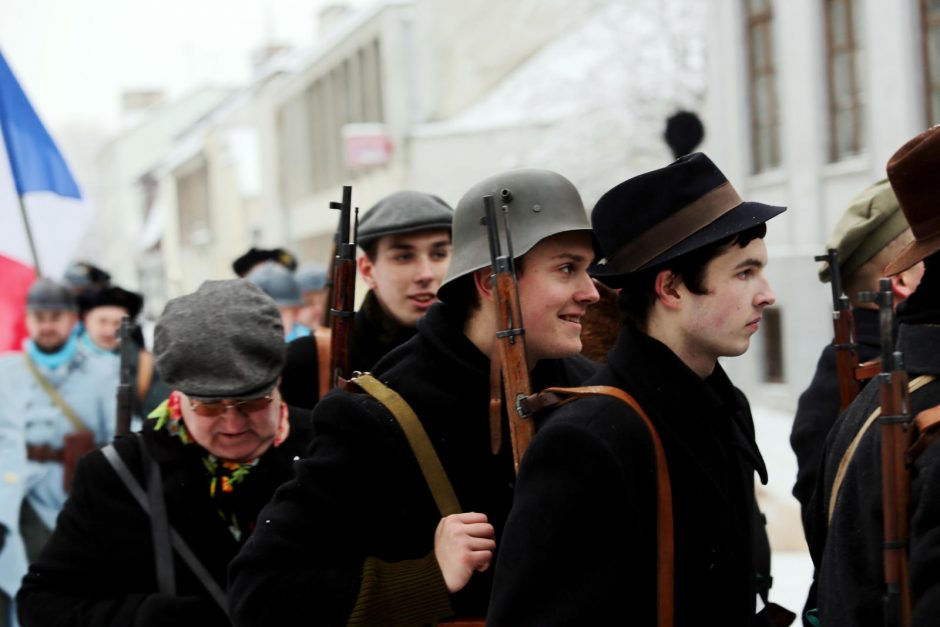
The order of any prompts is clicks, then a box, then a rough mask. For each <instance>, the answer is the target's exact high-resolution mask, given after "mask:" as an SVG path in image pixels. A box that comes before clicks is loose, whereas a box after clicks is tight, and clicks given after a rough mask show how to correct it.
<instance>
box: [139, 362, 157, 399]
mask: <svg viewBox="0 0 940 627" xmlns="http://www.w3.org/2000/svg"><path fill="white" fill-rule="evenodd" d="M151 383H153V355H152V354H151V353H150V351H143V350H142V351H138V353H137V402H138V403H143V402H144V399H145V398H146V397H147V392H149V391H150V384H151Z"/></svg>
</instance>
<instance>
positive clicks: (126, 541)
mask: <svg viewBox="0 0 940 627" xmlns="http://www.w3.org/2000/svg"><path fill="white" fill-rule="evenodd" d="M289 412H290V413H289V416H290V422H291V431H290V435H289V436H288V438H287V439H286V440H285V441H284V442H283V443H282V444H281V445H280V446H279V447H277V448H273V447H272V448H270V449H268V451H266V452H265V454H264V455H262V456H261V458H260V461H259V462H258V465H257V466H255V467H254V468H252V470H251V471H250V472H249V474H248V475H247V476H246V478H245V480H244V482H242V483H240V484H239V485H237V486H236V488H235V491H234V492H233V493H232V494H233V496H237V497H238V499H237V505H236V506H235V509H234V511H235V513H236V514H237V515H238V517H239V519H240V520H242V521H248V527H249V528H248V529H243V531H244V532H245V533H244V535H245V536H247V535H248V533H250V532H251V527H253V526H254V521H255V519H256V516H257V513H258V512H259V511H260V510H261V508H262V506H264V504H265V503H267V502H268V500H269V499H270V498H271V495H272V494H273V493H274V490H275V489H276V488H277V487H278V486H279V485H280V484H281V483H283V482H285V481H287V480H288V479H290V478H291V477H292V476H293V464H294V460H295V458H297V457H298V456H300V455H303V454H304V451H305V450H306V447H307V446H308V444H309V442H310V440H311V439H312V435H313V432H312V416H311V415H310V413H309V412H305V411H303V410H299V409H296V408H290V410H289ZM153 424H154V422H153V421H146V423H145V425H144V428H143V431H142V432H141V437H143V438H144V439H145V440H146V442H147V447H148V450H149V451H150V453H151V455H152V456H153V458H154V460H156V461H157V463H158V464H159V467H160V473H161V476H162V479H163V490H164V494H165V500H166V507H167V515H168V518H169V523H170V525H172V526H173V527H174V528H175V529H176V531H177V532H178V533H179V534H180V535H181V536H182V537H183V539H184V540H185V541H186V543H187V544H188V545H189V547H190V548H191V549H192V550H193V552H194V553H195V554H196V556H197V557H198V558H199V559H200V561H202V563H203V565H204V566H205V567H206V568H207V569H208V571H209V573H210V574H211V575H212V577H213V578H214V579H215V581H216V582H217V583H218V584H219V586H221V587H222V589H223V590H224V589H225V583H226V570H227V567H228V563H229V561H230V560H231V559H232V558H233V557H234V556H235V554H236V553H237V552H238V550H239V549H240V548H241V546H242V545H243V544H244V541H245V539H246V538H245V537H244V536H243V537H242V539H241V541H236V540H235V538H234V536H233V535H232V534H231V533H230V531H229V529H228V525H227V523H226V522H225V521H223V519H222V517H221V516H220V515H219V512H218V508H217V507H216V505H215V503H214V502H213V501H212V500H211V498H210V496H209V476H208V472H207V471H206V468H205V466H204V465H203V461H202V457H203V455H204V454H205V450H204V449H202V448H201V447H200V446H198V445H196V444H191V445H183V444H182V442H181V441H180V439H179V438H177V437H173V436H171V435H169V434H168V433H167V431H166V430H160V431H154V430H153ZM114 447H115V448H116V449H117V452H118V454H120V456H121V458H122V459H123V460H124V463H125V464H126V465H127V466H128V468H129V469H130V470H131V472H132V473H133V474H134V475H135V476H136V477H137V479H138V481H140V482H141V484H142V485H145V484H144V483H143V468H142V466H143V463H142V458H141V450H140V442H139V440H138V436H137V435H134V434H132V435H128V436H121V437H118V438H116V439H115V441H114ZM152 547H153V544H152V539H151V527H150V521H149V519H148V517H147V515H146V514H145V513H144V511H143V510H142V509H141V508H140V506H139V505H138V504H137V502H136V501H135V500H134V499H133V497H132V496H131V494H130V492H129V491H128V489H127V488H126V487H125V486H124V484H123V483H122V482H121V480H120V479H119V478H118V476H117V474H116V473H115V471H114V469H113V468H112V467H111V465H110V464H109V463H108V461H107V460H106V459H105V457H104V455H103V454H102V453H101V452H100V451H94V452H92V453H89V454H88V455H86V456H85V457H83V458H82V459H81V460H80V461H79V463H78V465H77V469H76V473H75V479H74V485H73V488H72V492H71V494H70V495H69V499H68V501H66V504H65V508H64V509H63V511H62V513H61V514H60V515H59V518H58V520H57V521H56V527H55V530H54V531H53V534H52V537H51V539H50V540H49V542H48V544H46V546H45V547H44V549H43V551H42V553H41V554H40V556H39V559H38V561H37V562H35V563H34V564H32V565H31V566H30V569H29V572H28V574H27V575H26V577H25V578H24V579H23V586H22V588H21V589H20V591H19V594H18V595H17V604H18V610H19V614H20V621H21V623H22V625H23V627H30V626H33V625H34V626H36V627H49V626H51V625H70V626H79V625H87V626H88V627H108V626H111V627H129V626H133V627H156V626H158V625H165V626H167V627H186V626H190V625H191V626H193V627H196V626H199V627H209V626H216V625H219V626H221V625H230V624H231V623H230V622H229V621H228V619H227V618H226V617H225V615H224V614H223V613H222V611H221V609H220V608H219V607H218V606H217V605H216V603H215V601H213V600H212V598H211V596H210V595H209V593H208V592H207V591H206V589H205V588H204V586H203V585H202V584H201V583H200V582H199V580H198V579H197V578H196V577H195V575H193V573H192V572H191V571H190V569H189V567H188V566H186V564H185V563H184V562H183V561H182V560H181V559H180V558H179V556H178V555H177V554H176V552H175V551H174V558H175V559H174V564H175V571H176V596H169V595H165V594H160V593H158V592H157V590H158V587H157V582H156V575H155V570H154V559H153V548H152Z"/></svg>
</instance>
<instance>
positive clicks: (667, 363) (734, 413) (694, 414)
mask: <svg viewBox="0 0 940 627" xmlns="http://www.w3.org/2000/svg"><path fill="white" fill-rule="evenodd" d="M608 366H609V368H610V370H611V371H612V372H613V374H614V376H615V378H616V379H617V385H618V387H622V388H623V389H625V390H626V391H628V392H630V393H631V394H633V396H634V397H635V398H636V399H637V401H639V403H640V405H642V406H643V408H644V409H645V410H646V412H647V413H648V414H649V415H650V419H651V420H652V421H653V423H654V424H655V425H656V428H657V429H658V430H660V432H661V435H663V436H667V437H668V438H669V439H672V440H674V441H676V442H677V443H678V444H679V446H680V447H681V448H682V449H683V450H684V451H685V452H686V453H687V454H688V456H689V457H690V458H692V459H693V460H695V462H696V463H697V464H698V465H699V466H700V467H701V468H702V470H703V472H704V473H705V474H707V475H708V476H709V477H710V478H711V479H712V481H713V483H714V484H715V485H716V487H717V488H718V489H719V491H720V492H721V493H722V494H725V487H724V486H725V481H723V480H721V478H720V477H717V476H715V474H714V472H715V469H714V467H713V466H712V464H710V463H708V460H707V459H706V457H705V455H704V452H703V447H702V442H701V437H700V435H701V434H702V432H703V431H704V430H714V431H715V432H716V436H717V437H719V438H721V437H724V438H727V440H728V443H729V444H730V446H731V447H733V448H734V449H736V450H737V451H738V452H739V453H740V454H741V455H742V456H743V458H744V459H745V460H746V461H747V463H749V464H750V465H751V466H752V467H753V469H754V470H755V471H756V472H757V474H758V476H759V477H760V480H761V483H763V484H765V485H766V484H767V467H766V465H765V464H764V459H763V457H762V456H761V454H760V450H759V449H758V447H757V442H756V441H755V439H754V422H753V419H752V418H751V411H750V407H749V406H748V403H747V399H746V398H745V397H744V394H743V393H742V392H741V391H740V390H738V389H737V388H735V387H734V386H733V385H732V384H731V381H730V380H729V379H728V376H727V374H725V371H724V369H722V367H721V365H720V364H716V365H715V371H714V372H713V373H712V374H711V376H709V377H708V378H707V379H702V378H701V377H699V376H698V375H697V374H696V373H695V372H693V371H692V370H691V369H690V368H689V367H688V366H686V365H685V363H683V362H682V360H680V359H679V358H678V357H677V356H676V354H675V353H673V352H672V350H671V349H669V347H667V346H666V345H665V344H663V343H662V342H660V341H658V340H656V339H653V338H651V337H650V336H648V335H646V334H645V333H643V332H641V331H639V330H638V329H637V328H636V327H635V326H634V325H633V324H632V323H630V322H627V323H625V324H624V326H623V328H622V329H621V332H620V335H619V337H618V338H617V343H616V344H615V345H614V348H613V350H612V351H611V354H610V358H609V360H608ZM729 419H730V424H728V423H725V422H724V421H726V420H729ZM722 433H725V434H727V435H724V436H722V435H721V434H722Z"/></svg>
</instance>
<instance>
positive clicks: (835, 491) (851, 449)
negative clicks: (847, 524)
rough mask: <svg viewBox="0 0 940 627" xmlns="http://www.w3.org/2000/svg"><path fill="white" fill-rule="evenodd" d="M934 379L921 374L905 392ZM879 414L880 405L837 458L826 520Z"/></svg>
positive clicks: (830, 514)
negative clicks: (860, 444)
mask: <svg viewBox="0 0 940 627" xmlns="http://www.w3.org/2000/svg"><path fill="white" fill-rule="evenodd" d="M933 380H934V377H933V376H931V375H921V376H919V377H917V378H916V379H914V380H913V381H911V382H910V383H908V386H907V392H908V394H913V393H914V392H916V391H917V390H919V389H920V388H922V387H924V386H925V385H927V384H928V383H930V382H931V381H933ZM879 416H881V407H880V406H879V407H876V408H875V410H874V411H873V412H872V413H871V415H869V416H868V418H867V419H866V420H865V422H864V423H862V428H861V429H859V430H858V433H856V434H855V437H854V438H852V441H851V442H850V443H849V446H848V448H847V449H845V453H843V455H842V459H840V460H839V466H838V468H837V469H836V477H835V479H834V480H833V482H832V490H831V491H830V493H829V508H828V510H827V516H826V522H827V523H828V522H831V521H832V514H833V512H834V511H835V509H836V500H837V499H838V497H839V492H840V490H842V483H843V481H845V473H846V472H848V469H849V463H850V462H851V461H852V458H853V457H855V451H856V450H857V449H858V445H859V443H861V441H862V437H864V435H865V434H866V433H867V432H868V429H869V428H870V427H871V426H872V425H873V424H875V421H876V420H878V417H879Z"/></svg>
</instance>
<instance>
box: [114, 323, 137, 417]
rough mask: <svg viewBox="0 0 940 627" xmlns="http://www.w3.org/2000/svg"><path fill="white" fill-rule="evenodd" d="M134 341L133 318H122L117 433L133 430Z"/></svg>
mask: <svg viewBox="0 0 940 627" xmlns="http://www.w3.org/2000/svg"><path fill="white" fill-rule="evenodd" d="M133 349H134V342H133V340H131V319H130V318H129V317H128V316H124V318H123V319H122V320H121V379H120V382H119V383H118V388H117V424H116V425H115V428H114V434H115V435H124V434H126V433H130V430H131V414H132V413H133V409H134V386H133V384H132V383H131V358H132V355H133V353H132V352H131V351H132V350H133Z"/></svg>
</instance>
